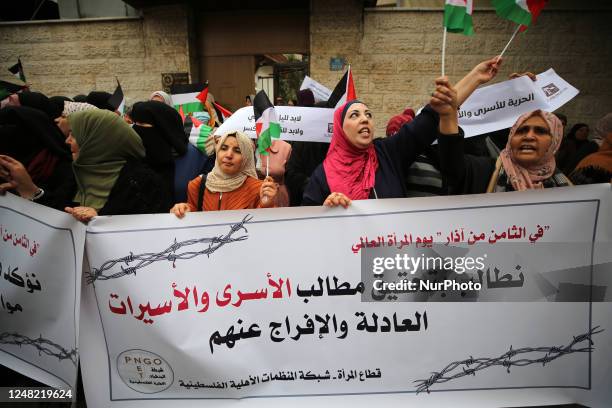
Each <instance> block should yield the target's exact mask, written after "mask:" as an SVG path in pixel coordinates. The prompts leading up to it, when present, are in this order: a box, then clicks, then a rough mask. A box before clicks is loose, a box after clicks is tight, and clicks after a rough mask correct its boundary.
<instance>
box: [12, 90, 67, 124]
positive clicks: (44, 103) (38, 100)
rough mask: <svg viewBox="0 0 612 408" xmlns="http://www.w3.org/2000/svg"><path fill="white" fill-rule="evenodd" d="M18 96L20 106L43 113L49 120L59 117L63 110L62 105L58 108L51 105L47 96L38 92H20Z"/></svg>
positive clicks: (55, 105)
mask: <svg viewBox="0 0 612 408" xmlns="http://www.w3.org/2000/svg"><path fill="white" fill-rule="evenodd" d="M18 95H19V103H20V104H21V106H27V107H29V108H34V109H38V110H41V111H43V112H45V113H46V114H47V116H48V117H49V118H51V120H53V119H55V118H57V117H59V116H61V115H62V111H63V110H64V104H63V103H62V105H61V107H59V106H58V105H57V104H54V103H52V102H51V100H50V99H49V98H47V96H45V95H43V94H41V93H40V92H21V93H19V94H18Z"/></svg>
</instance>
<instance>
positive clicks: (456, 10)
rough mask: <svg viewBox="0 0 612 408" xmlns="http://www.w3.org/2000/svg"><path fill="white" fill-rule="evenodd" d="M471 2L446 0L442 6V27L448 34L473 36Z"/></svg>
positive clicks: (467, 0)
mask: <svg viewBox="0 0 612 408" xmlns="http://www.w3.org/2000/svg"><path fill="white" fill-rule="evenodd" d="M473 9H474V6H473V4H472V0H446V4H445V5H444V27H446V31H448V32H449V33H460V34H464V35H473V34H474V27H473V25H472V12H473Z"/></svg>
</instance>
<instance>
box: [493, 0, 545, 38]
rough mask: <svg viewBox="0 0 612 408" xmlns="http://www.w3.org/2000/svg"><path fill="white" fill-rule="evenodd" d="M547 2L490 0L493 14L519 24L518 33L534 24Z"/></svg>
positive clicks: (542, 0)
mask: <svg viewBox="0 0 612 408" xmlns="http://www.w3.org/2000/svg"><path fill="white" fill-rule="evenodd" d="M547 1H548V0H492V3H493V7H495V13H497V15H498V16H500V17H501V18H505V19H507V20H510V21H513V22H515V23H516V24H520V25H521V28H520V30H519V31H521V32H522V31H525V30H526V29H527V27H529V25H531V24H535V22H536V20H537V18H538V16H539V15H540V12H541V11H542V9H543V8H544V6H545V5H546V3H547Z"/></svg>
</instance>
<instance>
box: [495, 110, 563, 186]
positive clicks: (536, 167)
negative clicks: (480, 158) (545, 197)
mask: <svg viewBox="0 0 612 408" xmlns="http://www.w3.org/2000/svg"><path fill="white" fill-rule="evenodd" d="M536 115H537V116H540V117H541V118H542V119H544V121H545V122H546V123H547V124H548V127H549V129H550V134H551V135H552V142H551V144H550V146H549V147H548V150H546V152H544V156H543V157H542V158H541V159H540V160H539V161H538V162H537V163H535V164H533V165H530V166H527V167H524V166H521V165H520V164H518V163H517V162H516V160H515V158H514V156H513V155H512V149H511V148H510V140H511V139H512V136H514V134H515V133H516V130H517V129H518V128H519V127H520V126H521V125H523V123H525V121H527V119H529V118H531V117H532V116H536ZM562 138H563V125H562V124H561V121H560V120H559V118H557V117H556V116H555V115H554V114H552V113H550V112H545V111H542V110H540V109H538V110H535V111H533V112H528V113H525V114H524V115H522V116H521V117H519V118H518V119H517V121H516V123H515V124H514V126H512V129H510V134H509V135H508V143H507V144H506V148H505V149H504V150H502V151H501V152H500V154H499V156H500V158H501V161H502V165H503V167H504V171H505V172H506V174H507V175H508V180H510V183H511V184H512V187H514V189H515V190H516V191H523V190H529V189H534V188H543V187H544V186H543V184H542V181H543V180H546V179H547V178H549V177H550V176H552V175H553V174H554V172H555V167H556V162H555V153H557V150H559V146H560V145H561V139H562Z"/></svg>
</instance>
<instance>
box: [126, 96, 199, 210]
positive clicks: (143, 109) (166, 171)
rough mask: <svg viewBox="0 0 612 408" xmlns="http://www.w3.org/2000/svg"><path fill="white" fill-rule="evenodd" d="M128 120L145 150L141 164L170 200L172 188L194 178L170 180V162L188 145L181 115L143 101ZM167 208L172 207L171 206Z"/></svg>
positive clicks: (184, 150)
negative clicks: (157, 178)
mask: <svg viewBox="0 0 612 408" xmlns="http://www.w3.org/2000/svg"><path fill="white" fill-rule="evenodd" d="M131 117H132V120H133V122H134V125H133V129H134V130H135V131H136V133H138V135H139V136H140V137H141V139H142V143H143V145H144V148H145V152H146V154H145V159H144V161H145V163H147V164H148V165H149V167H151V169H153V171H155V172H156V173H157V174H158V175H159V176H160V177H161V178H162V179H163V180H164V184H165V187H166V189H167V190H168V193H169V194H170V196H171V197H172V196H174V190H175V184H182V185H185V186H186V185H187V183H188V182H189V180H191V179H192V178H193V176H194V175H191V177H190V178H188V179H185V180H175V177H174V176H175V171H174V161H175V159H176V158H178V157H181V156H183V155H184V154H185V153H186V152H187V144H188V140H187V138H186V136H185V132H184V131H183V121H182V120H181V115H179V113H178V112H177V111H176V109H174V108H171V107H170V106H168V105H166V104H164V103H162V102H158V101H147V102H137V103H135V104H134V106H133V107H132V113H131ZM168 206H169V207H170V206H172V202H170V203H168Z"/></svg>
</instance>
